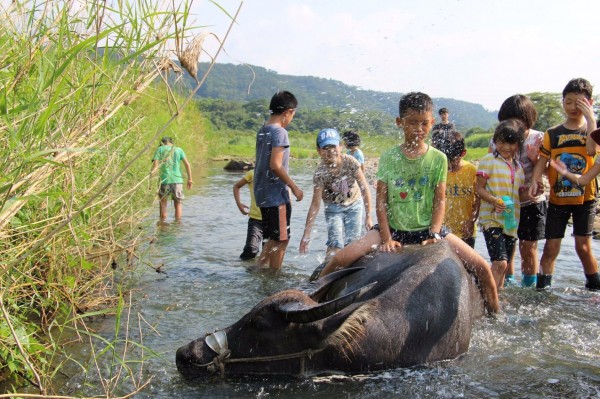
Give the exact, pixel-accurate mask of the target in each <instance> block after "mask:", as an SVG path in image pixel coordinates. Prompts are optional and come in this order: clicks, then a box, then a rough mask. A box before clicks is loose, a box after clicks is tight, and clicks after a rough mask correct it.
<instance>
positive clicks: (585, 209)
mask: <svg viewBox="0 0 600 399" xmlns="http://www.w3.org/2000/svg"><path fill="white" fill-rule="evenodd" d="M595 215H596V201H586V202H584V203H583V204H581V205H554V204H550V205H549V206H548V217H547V218H546V239H553V238H564V236H565V229H566V228H567V222H568V221H569V217H573V235H574V236H591V235H592V232H593V231H594V216H595Z"/></svg>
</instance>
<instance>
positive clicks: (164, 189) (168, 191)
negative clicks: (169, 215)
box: [158, 183, 185, 201]
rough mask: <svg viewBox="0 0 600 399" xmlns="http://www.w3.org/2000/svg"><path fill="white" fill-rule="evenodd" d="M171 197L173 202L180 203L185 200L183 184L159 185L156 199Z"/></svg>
mask: <svg viewBox="0 0 600 399" xmlns="http://www.w3.org/2000/svg"><path fill="white" fill-rule="evenodd" d="M169 195H170V196H171V198H173V201H181V200H182V199H184V198H185V196H184V195H183V184H181V183H170V184H161V185H160V188H159V189H158V197H159V198H160V199H163V198H165V197H168V196H169Z"/></svg>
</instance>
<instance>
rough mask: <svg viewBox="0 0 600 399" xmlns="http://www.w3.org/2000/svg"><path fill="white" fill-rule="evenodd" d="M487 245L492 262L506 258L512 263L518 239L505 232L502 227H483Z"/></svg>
mask: <svg viewBox="0 0 600 399" xmlns="http://www.w3.org/2000/svg"><path fill="white" fill-rule="evenodd" d="M483 237H485V245H486V247H487V250H488V254H489V255H490V260H491V261H492V262H495V261H498V260H505V261H507V262H508V263H510V262H511V261H512V259H513V257H514V256H515V244H516V242H517V239H516V238H515V237H511V236H509V235H506V234H504V231H503V229H502V227H490V228H489V229H483Z"/></svg>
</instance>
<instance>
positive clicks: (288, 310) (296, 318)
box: [278, 281, 377, 323]
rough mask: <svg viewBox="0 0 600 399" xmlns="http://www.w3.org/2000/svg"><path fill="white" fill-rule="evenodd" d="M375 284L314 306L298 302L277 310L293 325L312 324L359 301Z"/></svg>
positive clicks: (287, 304)
mask: <svg viewBox="0 0 600 399" xmlns="http://www.w3.org/2000/svg"><path fill="white" fill-rule="evenodd" d="M375 284H377V281H374V282H372V283H370V284H369V285H366V286H364V287H362V288H359V289H357V290H355V291H352V292H350V293H348V294H346V295H344V296H341V297H339V298H336V299H333V300H331V301H329V302H324V303H321V304H319V305H316V306H311V307H307V306H306V305H305V304H302V303H298V302H290V303H286V304H283V305H281V306H280V307H279V308H278V311H279V312H282V313H283V314H284V316H285V318H286V319H288V320H290V321H291V322H293V323H312V322H314V321H317V320H322V319H325V318H327V317H329V316H331V315H333V314H335V313H337V312H339V311H340V310H342V309H344V308H346V307H348V306H349V305H351V304H353V303H354V302H356V301H358V300H360V299H361V298H362V297H363V296H364V295H365V294H366V293H367V292H369V291H370V290H371V288H373V286H375Z"/></svg>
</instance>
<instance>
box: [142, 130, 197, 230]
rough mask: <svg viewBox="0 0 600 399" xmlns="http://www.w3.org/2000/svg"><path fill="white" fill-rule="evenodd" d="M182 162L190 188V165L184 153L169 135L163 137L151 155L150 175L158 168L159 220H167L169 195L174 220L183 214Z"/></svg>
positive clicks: (162, 221)
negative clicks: (171, 201)
mask: <svg viewBox="0 0 600 399" xmlns="http://www.w3.org/2000/svg"><path fill="white" fill-rule="evenodd" d="M181 162H183V165H184V166H185V172H186V174H187V188H188V189H190V188H192V183H193V181H192V167H191V165H190V163H189V162H188V160H187V158H186V156H185V153H184V152H183V150H182V149H181V148H180V147H176V146H175V145H173V139H172V138H171V137H163V138H162V139H161V141H160V146H159V147H158V149H157V150H156V152H155V153H154V156H153V157H152V168H151V169H150V176H152V175H153V174H154V173H156V171H157V170H159V169H160V188H159V190H158V198H159V200H160V204H159V215H160V222H159V223H166V221H167V204H168V202H169V197H171V198H172V199H173V205H174V207H175V220H176V221H180V220H181V217H182V216H183V200H184V198H185V196H184V195H183V175H182V174H181V165H180V163H181Z"/></svg>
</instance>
